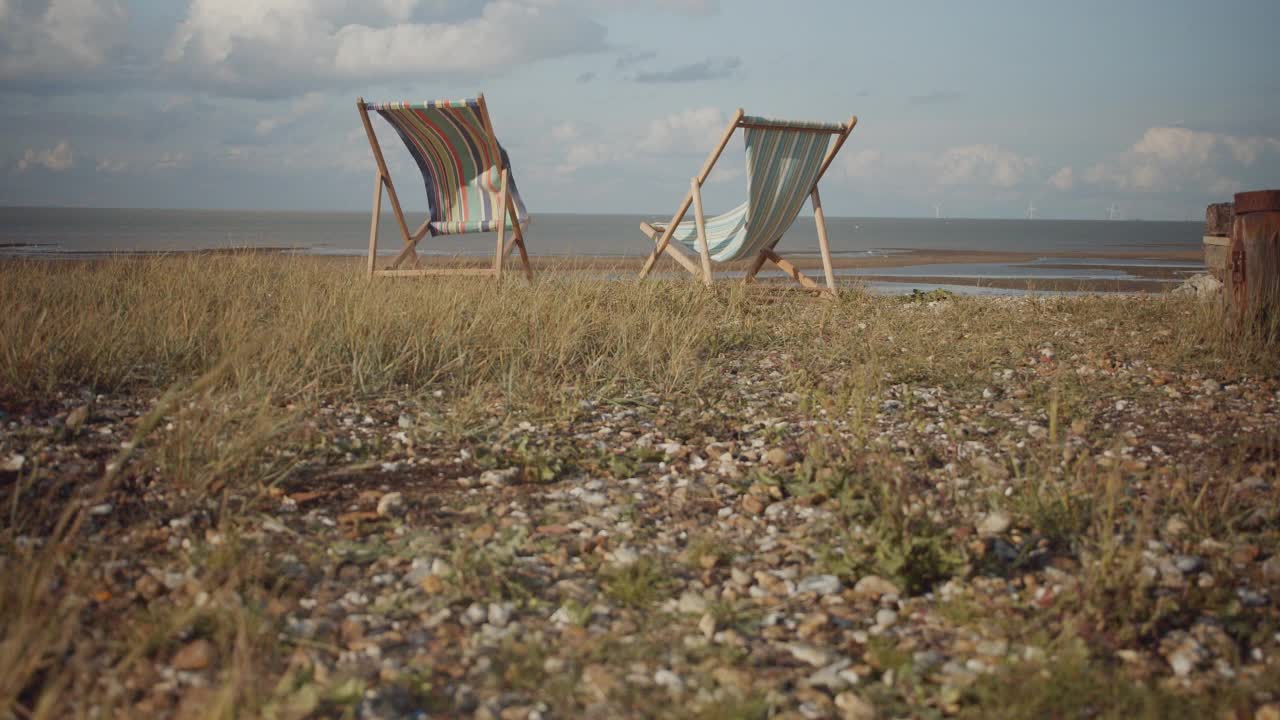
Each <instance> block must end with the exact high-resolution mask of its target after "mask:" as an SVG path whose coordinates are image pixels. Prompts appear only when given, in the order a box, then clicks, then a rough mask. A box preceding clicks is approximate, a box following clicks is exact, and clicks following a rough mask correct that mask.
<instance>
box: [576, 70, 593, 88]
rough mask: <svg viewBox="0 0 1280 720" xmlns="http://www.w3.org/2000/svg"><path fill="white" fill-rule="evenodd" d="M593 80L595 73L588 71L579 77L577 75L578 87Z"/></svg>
mask: <svg viewBox="0 0 1280 720" xmlns="http://www.w3.org/2000/svg"><path fill="white" fill-rule="evenodd" d="M595 79H596V74H595V72H593V71H590V70H588V71H587V72H584V73H582V74H581V75H579V76H578V79H577V81H578V84H579V85H584V84H586V83H589V82H591V81H593V80H595Z"/></svg>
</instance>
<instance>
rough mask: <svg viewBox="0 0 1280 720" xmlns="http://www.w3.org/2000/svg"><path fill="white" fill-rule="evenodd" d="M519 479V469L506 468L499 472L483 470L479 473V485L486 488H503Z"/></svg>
mask: <svg viewBox="0 0 1280 720" xmlns="http://www.w3.org/2000/svg"><path fill="white" fill-rule="evenodd" d="M519 477H520V468H517V467H508V468H502V469H501V470H485V471H484V472H482V473H480V484H481V485H484V486H486V487H504V486H506V485H513V484H515V482H516V480H517V479H519Z"/></svg>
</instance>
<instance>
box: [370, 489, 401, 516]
mask: <svg viewBox="0 0 1280 720" xmlns="http://www.w3.org/2000/svg"><path fill="white" fill-rule="evenodd" d="M365 507H368V506H367V505H366V506H365ZM405 509H406V507H405V502H404V495H402V494H400V493H398V492H389V493H387V494H385V495H383V496H382V497H381V498H378V515H379V516H380V517H386V518H393V517H401V516H403V515H404V513H405Z"/></svg>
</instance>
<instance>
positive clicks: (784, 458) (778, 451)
mask: <svg viewBox="0 0 1280 720" xmlns="http://www.w3.org/2000/svg"><path fill="white" fill-rule="evenodd" d="M764 461H765V464H767V465H772V466H773V467H785V466H786V465H789V464H791V462H790V461H791V456H790V455H788V454H787V451H786V450H783V449H782V448H773V449H771V450H769V452H767V453H765V454H764Z"/></svg>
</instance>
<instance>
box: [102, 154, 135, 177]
mask: <svg viewBox="0 0 1280 720" xmlns="http://www.w3.org/2000/svg"><path fill="white" fill-rule="evenodd" d="M94 169H96V170H97V171H98V172H100V173H107V174H111V175H115V174H117V173H122V172H126V171H127V170H128V169H129V161H128V160H112V159H110V158H102V159H100V160H98V164H97V165H96V166H95V167H94Z"/></svg>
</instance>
